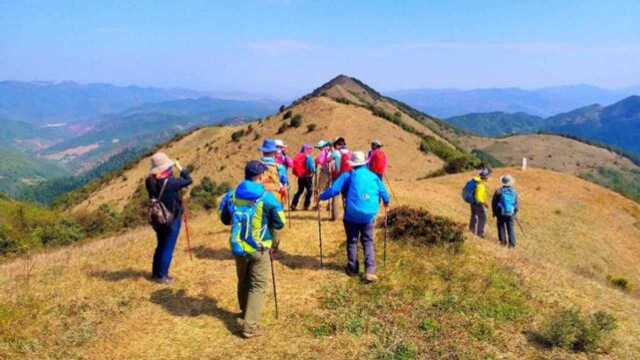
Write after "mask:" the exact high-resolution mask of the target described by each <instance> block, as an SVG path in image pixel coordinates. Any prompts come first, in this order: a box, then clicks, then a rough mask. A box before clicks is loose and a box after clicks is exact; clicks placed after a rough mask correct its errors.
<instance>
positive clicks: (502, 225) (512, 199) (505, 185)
mask: <svg viewBox="0 0 640 360" xmlns="http://www.w3.org/2000/svg"><path fill="white" fill-rule="evenodd" d="M515 183H516V181H515V179H514V178H513V176H511V175H509V174H507V175H504V176H501V177H500V184H501V185H502V187H501V188H499V189H498V190H496V192H495V193H494V194H493V198H492V200H491V209H492V212H493V216H494V217H495V218H496V223H497V226H498V241H500V244H501V245H503V246H507V247H509V248H510V249H513V248H515V247H516V232H515V227H514V226H513V225H514V224H513V223H514V221H515V217H516V215H517V214H518V211H519V207H520V204H519V202H518V193H517V191H516V189H515V187H514V185H515Z"/></svg>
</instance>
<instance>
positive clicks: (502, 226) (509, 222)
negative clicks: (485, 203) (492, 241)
mask: <svg viewBox="0 0 640 360" xmlns="http://www.w3.org/2000/svg"><path fill="white" fill-rule="evenodd" d="M497 223H498V240H500V244H502V245H509V247H516V233H515V231H514V229H513V217H511V216H502V215H498V217H497ZM507 236H508V242H507Z"/></svg>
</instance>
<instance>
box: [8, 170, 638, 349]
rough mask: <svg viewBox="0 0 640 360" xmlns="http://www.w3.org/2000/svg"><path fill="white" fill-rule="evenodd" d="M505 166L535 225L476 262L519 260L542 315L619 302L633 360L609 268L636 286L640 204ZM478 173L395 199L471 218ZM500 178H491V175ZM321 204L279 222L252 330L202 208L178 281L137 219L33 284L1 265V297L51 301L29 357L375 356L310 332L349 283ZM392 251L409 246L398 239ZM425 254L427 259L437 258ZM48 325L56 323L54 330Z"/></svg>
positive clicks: (418, 187) (514, 341)
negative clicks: (468, 195) (237, 330)
mask: <svg viewBox="0 0 640 360" xmlns="http://www.w3.org/2000/svg"><path fill="white" fill-rule="evenodd" d="M504 171H510V172H511V173H514V175H515V176H516V179H517V181H518V182H517V186H518V189H519V190H520V194H521V201H522V212H521V215H520V216H521V219H522V223H523V226H525V230H526V231H527V234H526V237H523V236H520V238H519V246H518V249H517V250H516V251H515V252H509V251H507V250H506V249H503V248H501V247H499V246H497V245H496V244H495V230H494V229H493V223H491V225H490V227H489V232H488V235H489V239H487V240H478V239H470V240H471V243H470V244H469V245H468V246H467V248H468V249H467V251H468V253H470V254H471V255H472V256H473V258H474V259H475V260H474V262H475V263H477V264H482V263H485V262H487V263H488V262H490V261H497V262H498V263H501V264H504V265H505V266H508V267H510V268H513V269H515V271H516V272H518V273H519V274H520V276H522V278H523V279H524V280H525V283H526V285H527V287H528V288H529V292H530V293H531V295H532V296H533V297H534V300H535V301H537V302H539V303H540V304H541V306H542V307H541V308H540V309H539V312H540V314H543V313H544V312H545V311H546V309H545V307H544V306H545V305H544V304H554V303H558V304H561V305H563V306H567V307H571V306H580V307H582V308H585V309H589V310H593V311H595V310H603V309H604V310H607V311H610V312H611V313H613V314H615V315H616V316H617V317H618V319H619V321H620V326H621V328H620V329H619V330H617V331H616V335H615V336H616V339H617V341H618V342H619V345H617V346H616V348H615V350H614V352H613V353H611V354H610V355H609V356H608V357H610V358H617V359H631V358H633V357H634V354H640V347H639V345H638V342H637V339H638V337H639V336H640V310H639V309H640V307H639V306H638V305H639V299H638V296H636V295H633V294H627V293H624V292H621V291H619V290H616V289H614V288H612V287H610V286H608V285H607V284H606V282H605V281H604V280H603V277H604V276H606V274H614V275H619V276H625V277H626V278H627V279H629V280H630V281H631V282H632V283H633V284H634V285H636V286H637V284H639V283H640V271H639V270H638V268H637V266H636V264H637V262H638V259H640V229H638V228H637V227H635V226H633V224H634V223H635V222H637V221H639V216H640V208H639V207H638V205H637V204H635V203H633V202H631V201H628V200H626V199H624V198H622V197H620V196H618V195H616V194H613V193H611V192H609V191H607V190H605V189H602V188H599V187H598V186H596V185H592V184H590V183H588V182H584V181H581V180H579V179H576V178H573V177H571V176H567V175H562V174H558V173H553V172H549V171H543V170H531V171H527V172H525V173H522V172H519V171H516V170H512V169H509V170H504ZM501 173H502V170H501V171H500V172H499V173H498V174H496V175H500V174H501ZM469 176H471V175H470V174H463V175H455V176H447V177H442V178H435V179H430V180H424V181H419V182H417V183H416V182H412V183H409V182H405V181H393V182H392V186H393V187H394V190H395V192H396V193H397V195H398V199H395V200H396V204H412V205H418V206H424V207H426V208H427V209H429V210H430V211H432V212H433V213H435V214H439V215H444V216H447V217H451V218H452V219H454V220H458V221H461V222H462V221H465V220H466V217H467V208H466V206H465V204H464V203H463V202H462V201H461V200H460V199H459V197H460V194H459V193H460V188H461V186H462V185H463V184H464V182H465V180H466V179H467V178H468V177H469ZM495 183H496V181H495V178H494V180H493V181H492V185H494V184H495ZM314 215H315V214H314V213H312V212H296V213H293V226H292V227H291V228H288V229H287V230H285V231H284V233H283V235H284V240H283V241H284V242H283V246H282V249H283V251H284V252H285V254H286V255H285V256H284V257H283V259H282V260H281V261H280V262H278V263H277V265H276V272H277V277H278V285H279V287H278V294H279V300H280V309H281V318H280V319H279V320H276V319H275V318H274V311H273V303H272V302H271V301H272V298H271V295H269V299H268V301H267V304H266V307H265V311H264V325H265V327H266V328H267V329H268V332H267V333H266V334H265V336H263V337H260V338H257V339H254V340H251V341H243V340H241V339H240V338H238V337H237V336H236V335H234V334H233V330H234V314H235V313H236V312H237V309H236V300H235V273H234V264H233V260H232V259H231V257H230V256H229V250H228V248H227V236H228V235H227V229H225V228H224V227H223V226H222V225H221V224H220V223H219V221H218V220H217V219H215V218H213V216H212V215H206V214H201V215H200V216H198V217H196V218H195V219H192V234H193V237H194V238H193V243H192V246H193V248H194V251H193V254H194V259H193V261H191V260H189V258H188V255H187V253H186V252H185V246H186V243H185V238H184V234H183V235H182V237H181V239H180V242H179V244H178V247H177V250H176V255H175V260H174V264H173V266H172V274H173V275H174V276H175V277H176V278H177V279H178V282H177V284H176V285H174V286H172V287H165V286H159V285H156V284H154V283H151V282H149V281H148V280H147V276H148V272H149V269H148V268H149V266H150V264H149V263H150V258H151V255H152V251H153V247H154V243H155V241H154V239H153V233H152V231H151V230H149V229H146V228H142V229H138V230H134V231H132V232H129V233H127V234H124V235H122V236H118V237H115V238H109V239H105V240H99V241H97V242H94V243H90V244H87V245H84V246H80V247H74V248H68V249H61V250H58V251H56V252H54V253H50V254H42V255H39V256H37V257H35V258H34V259H33V261H32V264H33V269H32V270H31V275H30V280H29V283H28V285H27V283H26V279H25V277H24V273H25V271H26V268H27V262H26V260H20V261H16V262H14V263H10V264H7V265H5V266H3V267H2V268H0V287H1V288H2V295H0V303H4V304H7V303H9V304H16V303H17V304H20V303H19V301H21V299H27V298H31V299H33V298H35V299H36V300H33V301H35V302H36V303H41V304H45V305H41V306H43V308H41V309H40V310H39V311H38V312H37V313H38V314H39V315H37V317H36V318H35V320H34V321H35V323H34V324H33V325H31V326H29V325H24V330H23V331H24V333H21V332H18V333H19V334H21V335H22V336H25V337H31V338H33V339H35V340H36V341H35V344H31V345H30V346H31V349H32V350H30V351H31V352H28V354H30V355H31V356H30V357H32V358H88V359H115V358H128V359H147V358H153V357H163V358H168V359H173V358H212V359H222V358H228V357H234V358H247V359H251V358H256V359H257V358H264V357H265V356H266V355H265V351H268V353H267V354H268V358H273V359H289V358H296V359H317V358H333V359H350V358H351V359H354V358H362V357H366V356H368V354H369V353H368V351H369V350H368V347H367V342H368V341H369V340H370V339H366V338H359V337H354V336H350V335H348V334H347V335H345V334H337V335H335V336H328V337H315V336H313V334H311V333H310V331H309V329H308V327H307V322H308V318H309V316H312V315H313V314H315V315H313V316H316V317H317V316H320V314H322V311H321V310H320V309H319V302H318V301H319V299H318V295H319V293H321V291H322V288H323V287H325V286H339V285H340V284H345V283H346V282H347V281H348V280H347V278H346V276H344V275H343V274H342V272H341V267H342V266H343V265H344V255H343V251H344V250H343V244H342V243H343V230H342V226H341V223H340V222H336V223H330V222H324V223H323V229H324V232H323V235H324V236H323V240H324V246H325V248H324V251H325V256H326V258H325V261H326V264H327V269H325V270H322V271H321V270H319V269H318V265H319V264H318V253H319V249H318V241H317V225H316V222H315V221H314ZM379 245H380V244H379V243H378V246H379ZM390 251H391V254H393V252H394V251H401V249H399V248H397V246H395V245H394V246H392V247H391V250H390ZM483 259H484V260H483ZM433 260H434V261H436V259H433ZM420 261H425V264H426V265H425V266H431V265H428V264H429V263H430V259H422V260H420ZM438 261H439V260H438ZM431 267H432V266H431ZM585 269H586V270H585ZM536 319H538V321H540V320H541V318H540V317H537V318H536ZM42 328H48V329H49V330H48V331H49V332H50V331H53V332H51V333H49V334H48V335H46V334H47V332H45V333H42V332H41V329H42ZM509 344H511V345H509ZM0 349H1V348H0ZM498 349H502V350H501V351H508V353H504V354H503V356H505V358H522V357H525V358H530V357H539V356H541V355H540V354H547V355H542V356H550V355H549V354H551V353H546V352H542V353H541V352H540V351H542V350H539V349H538V350H536V348H535V347H534V345H532V344H530V343H529V342H528V341H527V339H526V336H525V335H524V334H514V335H513V336H511V337H510V339H509V341H507V340H506V338H505V343H504V344H503V345H501V347H499V348H498ZM507 349H508V350H507ZM5 350H6V349H5ZM9 354H10V353H9ZM536 354H537V355H536ZM557 356H561V357H563V358H572V357H574V355H571V354H565V353H559V354H558V355H557ZM575 356H577V357H578V358H579V357H580V356H579V355H575Z"/></svg>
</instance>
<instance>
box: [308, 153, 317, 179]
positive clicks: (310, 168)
mask: <svg viewBox="0 0 640 360" xmlns="http://www.w3.org/2000/svg"><path fill="white" fill-rule="evenodd" d="M307 171H308V172H309V173H310V174H315V172H316V162H315V161H314V160H313V157H312V156H311V155H307Z"/></svg>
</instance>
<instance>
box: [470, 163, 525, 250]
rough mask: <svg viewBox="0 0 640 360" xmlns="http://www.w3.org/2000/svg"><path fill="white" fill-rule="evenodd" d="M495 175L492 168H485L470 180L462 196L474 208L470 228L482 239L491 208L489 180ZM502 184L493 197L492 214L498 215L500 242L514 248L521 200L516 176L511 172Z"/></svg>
mask: <svg viewBox="0 0 640 360" xmlns="http://www.w3.org/2000/svg"><path fill="white" fill-rule="evenodd" d="M490 176H491V170H490V169H482V170H481V171H480V173H479V174H478V176H476V177H474V178H473V179H471V180H469V181H468V182H467V184H466V185H465V187H464V188H463V190H462V198H463V199H464V201H466V202H467V203H469V205H470V207H471V219H470V220H469V230H470V231H471V232H472V233H473V234H475V235H476V236H479V237H481V238H484V237H485V232H484V229H485V226H486V224H487V209H488V208H489V195H488V194H489V191H488V190H487V181H488V180H489V177H490ZM500 185H501V187H500V188H499V189H497V190H496V191H495V193H494V194H493V197H492V198H491V213H492V214H493V217H495V218H496V224H497V226H498V241H499V242H500V244H501V245H503V246H506V247H508V248H510V249H515V247H516V234H515V229H514V223H515V222H516V221H518V220H517V218H516V215H518V210H519V203H518V193H517V192H516V189H515V179H514V178H513V176H511V175H508V174H507V175H504V176H501V177H500Z"/></svg>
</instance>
